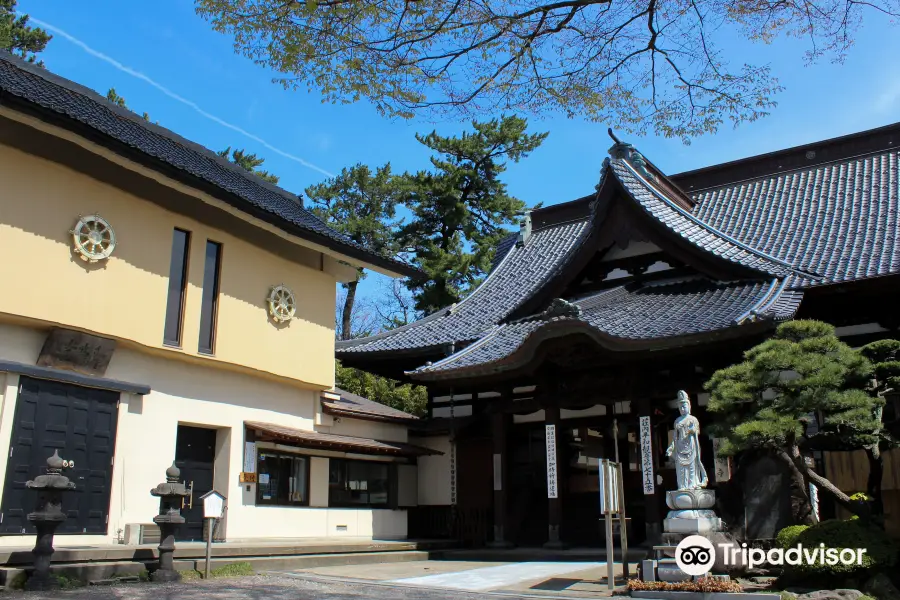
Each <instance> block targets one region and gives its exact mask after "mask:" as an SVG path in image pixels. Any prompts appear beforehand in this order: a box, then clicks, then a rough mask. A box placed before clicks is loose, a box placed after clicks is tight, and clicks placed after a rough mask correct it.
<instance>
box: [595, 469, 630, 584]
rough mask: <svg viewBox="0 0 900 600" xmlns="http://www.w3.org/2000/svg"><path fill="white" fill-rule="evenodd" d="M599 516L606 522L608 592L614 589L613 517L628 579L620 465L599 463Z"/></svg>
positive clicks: (623, 494) (623, 497)
mask: <svg viewBox="0 0 900 600" xmlns="http://www.w3.org/2000/svg"><path fill="white" fill-rule="evenodd" d="M600 514H602V515H603V517H604V520H605V521H606V569H607V571H606V573H607V575H606V580H607V586H608V587H609V590H610V591H612V590H614V589H615V587H616V573H615V565H616V555H615V552H614V549H613V516H618V517H619V546H620V547H621V549H622V568H623V571H624V575H625V578H626V579H627V578H628V539H627V537H628V533H627V531H626V520H625V492H624V490H623V489H622V463H618V462H613V461H611V460H607V459H605V458H604V459H602V460H601V461H600Z"/></svg>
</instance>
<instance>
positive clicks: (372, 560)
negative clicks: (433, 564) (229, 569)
mask: <svg viewBox="0 0 900 600" xmlns="http://www.w3.org/2000/svg"><path fill="white" fill-rule="evenodd" d="M429 557H430V553H429V552H427V551H422V550H401V551H391V552H350V553H329V554H303V555H294V556H254V557H238V556H232V557H218V558H216V557H214V558H212V560H211V561H210V568H211V569H216V568H218V567H224V566H226V565H230V564H234V563H242V562H246V563H250V564H251V565H252V566H253V569H254V570H255V571H256V572H257V573H262V572H265V571H297V570H301V569H311V568H315V567H332V566H346V565H368V564H382V563H397V562H412V561H420V560H428V559H429ZM148 566H149V567H154V566H155V562H154V561H147V562H143V561H104V562H91V563H57V562H54V563H53V564H52V565H51V566H50V571H51V572H52V573H55V574H57V575H65V576H66V577H69V578H72V579H79V580H81V581H83V582H85V583H88V582H90V581H99V580H104V579H114V578H118V577H126V576H135V575H138V574H139V573H140V572H141V571H145V570H148V569H147V568H148ZM175 568H176V569H178V570H179V571H190V570H196V571H200V572H201V573H202V572H204V570H205V568H206V560H205V558H204V559H202V560H176V561H175ZM25 571H26V569H24V568H21V567H0V587H2V588H6V589H10V586H11V584H12V583H13V581H14V580H15V579H16V577H18V576H20V575H21V574H22V573H25Z"/></svg>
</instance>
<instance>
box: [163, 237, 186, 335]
mask: <svg viewBox="0 0 900 600" xmlns="http://www.w3.org/2000/svg"><path fill="white" fill-rule="evenodd" d="M190 242H191V234H190V233H188V232H187V231H182V230H181V229H176V230H175V233H174V235H173V236H172V258H171V262H170V263H169V296H168V299H167V300H166V325H165V330H164V331H163V342H164V343H166V344H170V345H172V346H180V345H181V325H182V321H183V320H184V292H185V289H186V287H187V268H188V254H189V253H188V249H189V248H190V245H191V244H190Z"/></svg>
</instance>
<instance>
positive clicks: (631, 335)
mask: <svg viewBox="0 0 900 600" xmlns="http://www.w3.org/2000/svg"><path fill="white" fill-rule="evenodd" d="M800 299H801V293H800V292H797V291H794V290H789V289H787V286H786V285H785V281H782V280H777V279H775V280H771V281H754V282H737V283H728V284H721V283H717V282H713V281H709V280H707V279H693V280H689V281H681V282H674V283H672V282H670V283H665V284H656V285H652V284H646V285H640V284H629V285H625V286H620V287H617V288H612V289H610V290H606V291H603V292H600V293H597V294H592V295H590V296H586V297H584V298H581V299H579V300H575V301H574V302H573V304H575V305H576V306H578V307H579V308H580V309H581V314H580V316H578V317H556V318H551V319H549V320H543V319H541V318H537V317H535V318H533V319H526V320H522V321H518V322H514V323H509V324H504V325H500V326H496V327H494V328H493V329H491V330H490V331H489V332H487V333H486V334H485V335H484V337H482V338H481V339H480V340H479V341H477V342H475V343H474V344H472V345H471V346H468V347H467V348H465V349H464V350H461V351H460V352H457V353H455V354H453V355H452V356H449V357H447V358H446V359H444V360H442V361H439V362H436V363H434V364H432V365H426V366H423V367H419V368H418V369H416V370H415V371H412V372H411V373H410V374H411V375H412V376H413V377H414V378H421V379H429V378H433V377H435V376H440V377H444V376H447V375H449V374H451V373H453V374H456V373H458V372H461V371H465V370H469V369H473V368H478V367H484V366H486V365H491V364H492V363H496V362H497V361H500V360H503V359H505V358H508V357H509V356H511V355H512V354H513V353H514V352H515V351H516V350H518V349H519V348H520V347H521V346H522V345H523V344H524V343H525V341H526V340H527V339H528V338H529V337H530V336H531V335H533V334H535V333H536V332H538V331H539V330H540V329H542V328H544V327H548V326H551V325H553V324H555V323H559V322H561V321H567V322H569V323H570V324H574V325H581V326H585V327H586V328H593V329H594V330H596V331H597V332H598V333H600V334H602V335H603V336H606V337H608V338H616V339H619V340H623V341H635V340H649V339H666V338H679V337H683V336H690V335H694V334H700V333H705V332H710V331H717V330H721V329H726V328H730V327H736V326H739V325H740V324H741V323H742V322H744V321H745V320H770V321H773V322H774V321H778V320H782V319H787V318H790V317H792V316H793V315H794V313H795V312H796V310H797V307H798V306H799V303H800ZM437 374H440V375H437Z"/></svg>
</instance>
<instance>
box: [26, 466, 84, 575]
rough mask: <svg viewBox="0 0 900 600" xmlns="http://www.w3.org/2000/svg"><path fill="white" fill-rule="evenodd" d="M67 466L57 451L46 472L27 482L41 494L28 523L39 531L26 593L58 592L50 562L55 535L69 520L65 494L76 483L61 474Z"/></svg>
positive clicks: (28, 486)
mask: <svg viewBox="0 0 900 600" xmlns="http://www.w3.org/2000/svg"><path fill="white" fill-rule="evenodd" d="M66 466H68V464H67V461H64V460H63V459H61V458H60V457H59V451H58V450H54V451H53V456H51V457H50V458H48V459H47V473H46V474H45V475H38V476H37V477H35V478H34V481H28V482H26V483H25V487H27V488H29V489H32V490H37V492H38V500H37V509H36V510H35V511H34V512H33V513H28V520H29V521H30V522H31V523H34V526H35V527H36V528H37V542H36V544H35V546H34V550H32V551H31V553H32V554H33V555H34V572H33V573H32V574H31V577H29V578H28V581H27V582H25V589H27V590H55V589H59V582H58V581H57V580H56V579H54V578H51V577H50V559H51V557H52V556H53V534H54V533H55V532H56V528H57V527H59V526H60V525H61V524H62V522H63V521H65V520H66V514H65V513H64V512H63V511H62V495H63V492H68V491H71V490H73V489H75V484H74V483H72V482H71V481H69V478H68V477H66V476H65V475H62V470H63V468H64V467H66Z"/></svg>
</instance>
